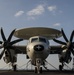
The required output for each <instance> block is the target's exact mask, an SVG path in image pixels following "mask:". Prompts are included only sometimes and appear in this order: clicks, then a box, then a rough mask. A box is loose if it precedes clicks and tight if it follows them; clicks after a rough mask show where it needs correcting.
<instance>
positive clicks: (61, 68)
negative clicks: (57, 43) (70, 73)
mask: <svg viewBox="0 0 74 75" xmlns="http://www.w3.org/2000/svg"><path fill="white" fill-rule="evenodd" d="M63 66H64V64H63V63H62V64H61V65H59V70H60V71H62V70H63Z"/></svg>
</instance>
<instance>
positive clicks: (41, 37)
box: [0, 27, 74, 73]
mask: <svg viewBox="0 0 74 75" xmlns="http://www.w3.org/2000/svg"><path fill="white" fill-rule="evenodd" d="M73 34H74V31H73V32H72V34H71V37H70V40H69V41H68V39H67V37H66V35H65V33H64V31H63V29H62V30H61V31H59V30H56V29H52V28H45V27H32V28H23V29H19V30H15V29H14V30H13V31H12V32H11V34H10V35H9V37H8V39H6V37H5V35H4V32H3V29H2V28H1V37H2V39H3V41H0V44H1V46H0V48H3V51H2V52H1V54H0V59H1V58H2V57H3V55H4V53H5V56H4V57H3V59H4V61H5V62H6V63H11V66H12V68H13V70H14V71H16V64H15V62H17V54H26V58H27V59H30V60H31V64H32V65H34V66H35V73H42V67H41V66H42V65H43V66H45V62H46V58H47V57H48V56H49V54H59V61H60V62H61V65H59V69H60V70H62V69H63V66H64V63H69V62H70V61H71V52H72V54H73V55H74V51H73V48H74V42H72V40H73ZM13 35H14V36H15V37H18V38H20V39H16V40H13V41H12V40H11V39H12V36H13ZM62 35H63V37H64V39H65V40H66V43H65V42H62V41H59V40H57V39H56V38H58V37H61V36H62ZM50 39H53V40H54V41H55V42H57V43H60V44H63V45H57V46H50V43H49V40H50ZM23 40H29V41H28V44H27V45H26V46H25V45H23V46H21V45H19V46H18V45H15V44H16V43H18V42H20V41H23Z"/></svg>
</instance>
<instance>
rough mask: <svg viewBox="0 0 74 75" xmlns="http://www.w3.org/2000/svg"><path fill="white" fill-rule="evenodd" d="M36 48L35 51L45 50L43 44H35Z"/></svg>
mask: <svg viewBox="0 0 74 75" xmlns="http://www.w3.org/2000/svg"><path fill="white" fill-rule="evenodd" d="M34 50H35V51H43V50H44V46H43V45H35V46H34Z"/></svg>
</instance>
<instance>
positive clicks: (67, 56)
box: [58, 50, 72, 63]
mask: <svg viewBox="0 0 74 75" xmlns="http://www.w3.org/2000/svg"><path fill="white" fill-rule="evenodd" d="M58 56H59V61H60V62H61V63H62V62H66V63H69V62H70V61H71V60H72V57H71V53H70V52H67V50H63V51H62V53H61V54H59V55H58Z"/></svg>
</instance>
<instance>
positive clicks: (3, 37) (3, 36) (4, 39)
mask: <svg viewBox="0 0 74 75" xmlns="http://www.w3.org/2000/svg"><path fill="white" fill-rule="evenodd" d="M1 36H2V39H3V41H6V38H5V35H4V32H3V29H2V28H1Z"/></svg>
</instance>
